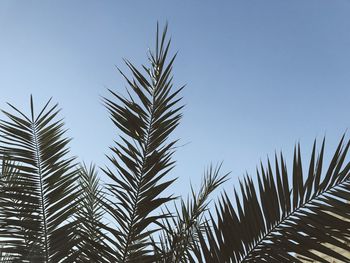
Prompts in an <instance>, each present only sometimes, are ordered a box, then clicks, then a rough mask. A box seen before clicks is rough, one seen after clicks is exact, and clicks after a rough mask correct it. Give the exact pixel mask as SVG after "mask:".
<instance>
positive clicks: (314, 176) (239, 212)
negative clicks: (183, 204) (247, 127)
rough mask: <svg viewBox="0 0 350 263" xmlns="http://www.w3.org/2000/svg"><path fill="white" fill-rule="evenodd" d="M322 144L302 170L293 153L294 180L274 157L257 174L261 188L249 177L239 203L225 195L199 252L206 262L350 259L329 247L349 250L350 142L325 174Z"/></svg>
mask: <svg viewBox="0 0 350 263" xmlns="http://www.w3.org/2000/svg"><path fill="white" fill-rule="evenodd" d="M324 145H325V142H324V141H323V144H322V147H321V150H320V153H319V154H318V155H317V154H316V142H315V143H314V146H313V150H312V154H311V158H310V163H309V167H308V170H307V171H304V170H303V168H302V163H301V154H300V146H299V145H298V146H297V147H296V149H295V151H294V160H293V172H292V179H291V182H290V179H289V175H288V172H287V168H286V163H285V160H284V157H283V156H282V155H281V157H280V161H278V158H277V157H276V158H275V171H274V172H273V169H272V166H271V164H270V162H268V164H267V167H266V168H264V167H263V166H261V169H260V171H258V176H257V181H258V182H257V184H254V182H253V180H252V178H251V177H248V176H247V177H246V178H245V179H244V180H243V182H241V183H240V192H241V197H239V194H238V192H237V191H236V190H235V191H234V196H235V199H236V202H235V204H234V203H232V202H231V200H230V198H229V197H228V196H227V194H224V195H223V197H222V199H221V201H220V202H219V203H218V205H217V213H218V218H217V220H216V222H215V223H214V224H213V225H212V227H211V228H210V227H209V225H208V227H207V231H206V235H202V236H201V237H200V238H201V247H200V250H199V251H197V257H198V259H199V260H202V261H203V260H205V261H206V262H301V261H300V260H299V259H298V257H296V255H299V256H302V257H304V258H308V259H310V260H315V261H317V262H328V261H327V260H326V259H324V258H323V257H321V256H320V254H319V253H322V254H324V255H328V256H331V257H333V258H335V259H338V260H340V261H341V262H350V259H349V258H347V257H345V256H343V255H341V254H340V253H338V252H337V251H335V250H334V249H332V248H331V247H330V245H332V246H335V247H339V248H341V249H343V250H345V251H350V247H349V246H348V245H347V244H346V243H347V242H346V241H348V240H349V237H350V212H349V211H350V204H349V200H350V172H349V170H350V163H349V161H346V155H347V152H348V149H349V146H350V142H347V143H346V144H344V137H343V138H342V139H341V141H340V143H339V145H338V148H337V149H336V151H335V154H334V156H333V158H332V160H331V161H330V164H329V166H328V168H327V170H326V171H325V173H323V162H324V160H323V159H324V157H323V156H324Z"/></svg>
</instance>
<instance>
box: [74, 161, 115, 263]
mask: <svg viewBox="0 0 350 263" xmlns="http://www.w3.org/2000/svg"><path fill="white" fill-rule="evenodd" d="M79 187H80V191H79V192H80V194H81V196H80V198H79V200H80V202H79V204H78V209H77V212H76V213H77V216H76V217H77V220H78V234H77V236H78V238H79V243H78V245H77V253H76V254H78V255H76V259H75V261H76V262H109V261H108V258H111V256H110V255H109V254H108V247H107V246H106V244H105V242H104V240H103V233H102V232H101V231H102V224H103V221H102V220H103V216H104V210H103V207H102V200H103V199H104V194H103V191H102V187H101V184H100V179H99V177H98V175H97V170H96V167H95V166H94V165H90V166H89V167H87V166H86V165H85V164H84V165H82V166H81V167H80V169H79ZM109 252H111V251H109Z"/></svg>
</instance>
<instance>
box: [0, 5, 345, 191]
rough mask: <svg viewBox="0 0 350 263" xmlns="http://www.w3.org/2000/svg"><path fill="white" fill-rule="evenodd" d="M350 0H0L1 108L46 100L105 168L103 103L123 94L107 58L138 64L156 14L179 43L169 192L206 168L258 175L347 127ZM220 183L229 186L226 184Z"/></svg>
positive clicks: (107, 131)
mask: <svg viewBox="0 0 350 263" xmlns="http://www.w3.org/2000/svg"><path fill="white" fill-rule="evenodd" d="M349 14H350V1H346V0H293V1H281V0H275V1H272V0H264V1H261V0H258V1H254V0H250V1H154V0H152V1H97V0H96V1H28V0H27V1H14V0H9V1H6V0H2V1H0V39H1V40H0V107H1V108H5V109H8V107H7V106H6V104H5V102H11V103H13V104H15V105H17V106H19V108H21V109H24V110H28V109H29V108H28V106H29V96H30V94H33V95H34V97H35V101H36V104H37V105H38V106H40V105H42V104H44V102H45V101H46V100H47V99H48V98H50V97H51V96H53V99H54V101H55V102H59V104H60V106H61V107H62V108H63V111H62V116H64V117H65V121H66V124H67V128H69V136H71V137H73V141H72V143H71V150H72V154H74V155H77V156H79V160H83V161H85V162H90V161H94V162H95V163H96V164H97V165H100V166H104V165H106V164H108V162H107V160H106V158H105V157H104V154H105V153H108V154H109V153H110V151H109V150H108V146H110V145H111V144H112V142H113V139H116V138H117V134H118V131H117V130H116V129H115V128H114V127H113V125H112V124H111V122H110V120H109V116H108V114H107V111H106V110H105V109H104V107H103V106H102V104H101V96H106V95H108V93H107V91H106V89H107V88H111V89H113V90H116V91H123V89H124V86H125V82H124V81H123V79H122V77H121V76H120V75H119V74H118V73H117V71H116V68H115V65H117V66H119V67H121V68H122V69H125V66H124V65H123V63H122V58H123V57H125V58H128V59H130V60H131V61H132V62H134V63H135V64H140V63H144V62H145V61H146V59H145V58H146V51H147V48H148V47H152V46H153V43H154V33H155V25H156V22H157V20H158V21H160V22H161V23H164V22H165V21H166V20H168V21H169V26H170V33H171V35H172V37H173V50H179V56H178V59H177V61H176V64H175V71H174V74H175V82H176V83H177V84H178V85H182V84H187V88H186V89H185V91H184V92H183V96H184V102H185V103H186V105H187V106H186V108H185V110H184V119H183V121H182V124H181V126H180V127H179V128H178V129H177V131H176V134H175V135H176V136H177V137H179V138H181V141H180V144H186V143H189V144H187V145H186V146H184V147H182V148H180V149H179V150H178V152H177V154H176V156H175V157H176V159H177V161H178V164H177V167H176V169H175V170H174V171H173V172H172V176H178V177H180V179H179V180H178V181H177V182H176V183H175V185H174V186H173V188H172V190H173V191H174V192H176V193H177V194H185V193H187V192H188V191H189V182H190V181H192V182H193V183H194V184H195V185H197V184H198V182H199V179H200V177H201V175H202V172H203V170H204V167H205V166H207V165H208V164H210V162H213V163H216V162H220V161H222V160H223V161H224V168H223V170H224V171H232V177H233V178H237V177H241V176H242V175H243V174H244V173H245V172H246V171H247V172H248V173H250V174H255V167H256V165H257V164H258V163H259V162H260V160H263V161H265V160H266V157H267V156H268V155H269V156H273V154H274V152H275V151H278V152H279V151H281V150H282V151H283V152H285V153H286V154H287V156H289V157H290V156H291V153H292V150H293V145H294V144H295V143H296V142H298V141H300V142H301V144H302V146H303V149H304V152H305V153H309V152H310V147H311V143H312V142H313V139H314V138H318V139H321V138H322V137H323V136H324V135H326V136H327V141H328V146H329V148H328V149H331V150H332V151H333V150H334V147H335V143H336V142H337V141H338V139H339V138H340V136H341V135H342V133H343V132H344V131H345V130H346V129H347V128H349V127H350V114H349V113H350V109H349V101H350V74H349V70H350V33H349V32H350V15H349ZM233 183H235V179H234V180H233V181H231V183H228V184H226V189H227V190H230V188H231V187H232V184H233Z"/></svg>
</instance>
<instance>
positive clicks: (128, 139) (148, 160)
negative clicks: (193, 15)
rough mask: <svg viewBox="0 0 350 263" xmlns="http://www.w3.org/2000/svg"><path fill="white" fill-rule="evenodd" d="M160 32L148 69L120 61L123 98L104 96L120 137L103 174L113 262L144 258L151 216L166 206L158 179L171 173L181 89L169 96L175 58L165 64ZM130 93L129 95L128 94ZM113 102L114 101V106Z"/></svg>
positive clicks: (164, 184)
mask: <svg viewBox="0 0 350 263" xmlns="http://www.w3.org/2000/svg"><path fill="white" fill-rule="evenodd" d="M166 31H167V29H166V28H165V30H164V32H163V34H162V35H161V36H160V37H159V36H158V32H157V41H156V50H155V52H154V53H152V52H151V53H150V54H149V61H150V66H149V67H146V66H143V70H142V72H141V71H139V70H138V69H137V68H136V67H135V66H134V65H133V64H131V63H130V62H129V61H127V60H126V61H125V63H126V65H127V67H128V68H129V70H130V71H131V74H132V77H131V78H128V77H126V75H124V74H123V73H121V74H123V76H124V77H125V79H126V81H127V83H128V86H129V89H128V97H123V96H121V95H118V94H117V93H115V92H113V91H110V92H111V94H112V95H113V97H114V100H112V99H107V98H106V99H105V100H104V101H105V104H106V107H107V108H108V110H109V112H110V115H111V119H112V121H113V123H114V124H115V125H116V127H118V128H119V130H120V131H121V132H122V135H121V136H120V140H119V141H118V142H116V145H115V146H113V147H111V150H112V152H113V155H111V156H109V160H110V161H111V163H112V164H113V168H111V169H108V168H106V169H105V173H106V174H107V175H108V177H109V178H110V179H111V181H112V183H110V184H109V185H108V190H109V196H107V197H108V199H109V202H106V204H105V207H106V209H107V211H108V213H109V215H110V216H111V217H112V218H113V220H114V222H115V226H111V227H110V228H109V231H110V234H111V235H112V236H114V242H112V244H113V245H114V247H115V253H116V260H117V261H118V262H141V261H144V260H146V258H149V249H148V248H147V247H148V245H149V244H150V240H149V236H150V234H151V233H152V232H153V231H154V230H150V229H151V225H152V224H153V223H156V222H158V221H159V220H160V219H161V218H163V217H164V216H162V215H159V216H157V215H154V213H153V212H154V211H155V210H156V209H157V208H159V207H160V206H161V205H163V204H164V203H166V202H168V201H169V200H172V197H171V196H162V195H161V194H162V192H163V191H164V190H165V189H166V188H167V187H168V186H169V185H170V184H171V183H172V182H173V180H167V179H165V180H164V176H165V175H167V174H168V172H169V171H170V170H171V169H172V168H173V166H174V161H172V155H173V152H174V145H175V143H176V141H170V142H168V138H169V136H170V134H171V133H172V131H173V130H174V129H175V128H176V126H177V125H178V123H179V120H180V118H181V113H180V110H181V108H182V106H177V105H178V102H179V100H180V98H178V94H179V92H180V91H181V89H182V88H180V89H178V90H175V91H173V84H172V76H171V72H172V67H173V62H174V59H175V56H173V57H172V58H170V59H169V60H168V55H169V54H168V51H169V46H170V41H167V40H166ZM129 92H130V93H129ZM115 100H116V101H115Z"/></svg>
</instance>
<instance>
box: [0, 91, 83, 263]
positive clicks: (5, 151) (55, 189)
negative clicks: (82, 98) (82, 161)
mask: <svg viewBox="0 0 350 263" xmlns="http://www.w3.org/2000/svg"><path fill="white" fill-rule="evenodd" d="M9 105H10V104H9ZM10 106H11V108H12V109H13V110H14V113H9V112H7V111H3V113H4V114H5V115H6V116H7V120H3V121H1V124H0V133H1V148H0V149H1V154H2V155H3V156H6V157H7V158H9V160H10V162H11V163H12V164H13V167H14V169H16V176H15V177H14V178H15V180H13V181H12V182H11V184H12V185H11V187H9V188H8V189H7V190H8V191H7V192H5V194H6V193H9V194H10V197H11V198H5V199H6V200H7V201H6V204H5V206H6V207H7V211H6V214H5V215H4V216H3V218H2V221H3V222H5V227H6V231H4V232H5V234H4V233H3V232H2V233H1V234H4V235H5V236H4V237H5V238H6V236H8V235H10V236H12V231H13V229H16V231H17V230H18V231H19V230H20V231H21V233H22V234H21V235H20V236H19V235H17V234H16V239H12V240H7V241H6V243H5V244H4V247H3V251H5V252H6V253H12V254H15V255H16V256H18V257H20V261H21V262H60V261H63V260H64V259H65V258H66V257H67V255H69V251H70V250H71V249H72V246H74V245H73V241H74V238H73V233H74V231H73V225H74V223H72V222H73V221H72V222H71V221H70V219H71V217H72V215H73V214H74V211H75V204H76V202H75V201H76V200H77V195H76V186H77V185H76V180H77V172H76V169H74V163H73V161H74V158H72V157H67V155H68V153H69V150H68V147H67V146H68V143H69V139H67V138H65V137H64V134H65V130H64V128H63V121H62V120H60V119H57V114H58V113H59V110H58V109H57V107H58V105H57V104H56V105H54V106H50V101H49V102H47V104H46V105H45V107H44V108H43V109H42V110H41V111H40V113H39V114H38V115H36V114H35V112H34V103H33V98H32V97H31V100H30V109H31V114H30V116H27V115H25V114H24V113H22V112H21V111H20V110H18V109H17V108H16V107H14V106H12V105H10ZM5 197H6V196H5ZM3 200H4V199H3ZM11 207H13V210H12V211H11V209H10V208H11ZM2 238H3V237H2V236H0V239H2Z"/></svg>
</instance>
